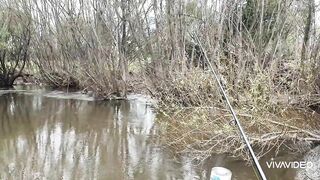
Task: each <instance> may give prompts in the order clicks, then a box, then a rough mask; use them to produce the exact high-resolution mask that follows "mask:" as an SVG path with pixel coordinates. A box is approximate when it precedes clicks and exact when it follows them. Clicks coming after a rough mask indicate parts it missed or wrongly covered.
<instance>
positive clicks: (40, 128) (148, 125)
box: [0, 88, 298, 180]
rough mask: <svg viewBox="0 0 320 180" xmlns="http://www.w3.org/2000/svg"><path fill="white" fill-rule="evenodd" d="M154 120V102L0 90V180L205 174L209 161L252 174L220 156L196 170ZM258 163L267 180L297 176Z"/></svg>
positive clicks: (247, 176) (236, 173) (239, 176)
mask: <svg viewBox="0 0 320 180" xmlns="http://www.w3.org/2000/svg"><path fill="white" fill-rule="evenodd" d="M154 121H155V113H154V110H153V108H152V106H151V103H150V102H149V101H148V100H146V99H144V98H141V97H139V96H131V97H130V100H128V101H109V102H97V101H93V99H92V98H90V97H87V96H85V95H82V94H80V93H66V92H62V91H46V90H41V89H40V90H37V89H25V88H23V89H18V90H0V179H107V180H109V179H110V180H117V179H138V180H140V179H141V180H145V179H209V173H210V169H211V168H212V167H213V166H225V167H227V168H229V169H231V170H232V172H233V175H234V176H233V177H235V178H234V179H256V177H255V175H254V172H253V170H252V168H251V167H250V166H247V165H246V164H245V163H244V162H243V161H238V160H235V159H232V158H227V157H226V156H225V155H219V156H215V157H212V158H211V159H210V160H208V162H207V163H205V164H204V165H201V166H197V167H195V166H193V165H192V163H191V161H190V158H187V157H176V156H173V154H172V153H171V152H170V151H168V150H165V149H163V148H161V146H160V145H158V137H157V134H158V128H157V126H156V124H155V122H154ZM278 158H280V160H281V158H282V159H283V160H294V159H296V158H298V157H295V156H294V155H287V154H283V155H280V156H279V157H278ZM266 160H270V159H266ZM263 161H265V160H262V163H263ZM263 164H264V168H265V169H266V173H267V175H268V176H269V177H270V179H293V178H294V176H295V171H294V170H292V169H280V170H279V169H267V168H266V166H265V163H263Z"/></svg>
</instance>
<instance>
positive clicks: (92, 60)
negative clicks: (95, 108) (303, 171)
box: [0, 0, 320, 155]
mask: <svg viewBox="0 0 320 180" xmlns="http://www.w3.org/2000/svg"><path fill="white" fill-rule="evenodd" d="M0 7H1V9H0V11H1V13H3V16H2V17H3V18H2V19H1V21H3V23H1V25H2V27H0V28H2V29H1V37H6V38H1V39H0V40H1V44H0V45H1V46H0V48H1V53H11V54H13V55H16V56H17V57H19V53H18V54H17V53H15V52H16V50H19V48H9V47H11V46H12V45H11V41H10V36H12V37H13V36H15V35H14V34H12V33H11V31H10V29H8V28H6V27H8V26H7V25H8V24H10V23H12V22H13V17H14V22H15V23H18V24H19V23H20V24H24V22H30V23H28V26H23V28H27V29H28V31H27V32H30V34H31V42H30V43H28V44H23V45H24V46H25V49H28V50H29V51H28V56H27V57H26V60H25V61H24V62H27V60H28V61H29V60H30V61H31V62H32V64H34V65H35V66H36V68H35V67H34V66H30V67H32V68H31V69H30V68H29V69H28V71H29V72H30V71H33V72H34V73H37V74H39V75H40V77H41V80H42V81H43V82H44V83H46V84H48V85H51V86H53V87H72V88H79V89H85V90H86V92H87V91H89V90H90V91H93V92H95V94H96V96H98V97H103V98H111V97H114V96H118V97H119V96H120V97H125V96H126V94H127V93H128V91H131V90H136V92H137V90H139V91H140V92H141V91H144V92H147V91H148V92H149V93H151V94H152V95H153V96H154V97H155V98H157V99H159V100H160V105H161V108H162V110H163V111H164V112H166V113H167V114H168V115H169V117H168V118H165V119H164V120H163V121H160V124H163V127H164V128H165V132H166V133H165V135H164V137H165V138H164V139H165V140H166V141H167V142H168V141H169V142H170V143H169V144H170V145H171V147H179V148H177V149H183V150H184V151H190V150H192V152H195V153H197V152H203V153H204V154H210V153H212V152H216V151H218V152H240V151H242V147H243V145H242V144H241V143H240V141H239V138H238V137H239V136H238V134H237V131H236V129H235V127H234V126H232V125H230V124H229V123H228V122H229V120H230V119H229V117H228V113H227V112H226V110H225V104H224V99H223V98H222V97H221V93H220V92H219V91H218V89H217V84H216V82H215V80H214V79H212V74H211V73H210V71H208V67H207V63H206V60H205V59H204V53H206V54H207V55H208V58H209V60H210V62H211V63H212V65H213V67H214V68H215V69H216V70H217V71H218V72H219V73H220V74H221V77H222V79H221V81H222V83H223V85H224V86H225V88H226V89H227V92H228V94H229V96H230V97H229V98H230V100H231V102H232V104H233V105H234V106H235V108H236V109H237V111H238V112H239V113H240V117H241V119H242V120H243V126H244V127H245V129H246V130H248V132H249V136H250V137H252V141H253V142H254V144H256V145H259V147H260V148H262V149H263V148H265V147H267V149H270V148H269V147H272V146H279V145H281V144H283V142H284V141H287V140H293V141H294V140H301V141H306V142H311V141H319V137H318V135H317V134H319V132H318V130H317V129H316V126H309V125H308V124H305V123H300V122H296V121H295V120H291V119H290V120H288V119H286V118H285V117H283V116H282V115H281V112H282V111H283V109H286V108H290V109H292V108H300V109H301V108H302V109H304V110H307V111H309V110H310V107H312V108H313V109H316V108H317V107H318V106H319V96H318V94H319V91H320V79H319V67H320V66H319V48H320V39H319V30H318V29H319V25H317V24H316V21H315V19H316V17H315V15H316V13H317V5H316V4H315V1H314V0H304V1H297V0H289V1H285V0H268V1H267V0H261V1H260V0H230V1H222V0H209V1H207V0H206V1H204V0H203V1H202V0H201V1H195V0H188V1H186V0H174V1H172V0H170V1H169V0H154V1H135V2H134V1H128V0H110V1H106V0H88V1H79V0H69V1H63V0H59V1H52V0H36V1H24V0H14V1H11V0H10V1H9V0H1V5H0ZM7 10H9V11H7ZM4 12H5V13H4ZM8 12H9V13H8ZM13 14H14V16H13ZM17 32H21V33H23V32H25V31H17ZM4 35H5V36H4ZM195 39H197V40H199V41H196V40H195ZM1 62H2V66H1V67H0V75H2V74H5V73H6V72H7V71H6V69H7V68H9V69H10V71H12V72H14V69H15V68H16V67H18V68H20V65H18V66H16V67H15V66H13V65H11V66H10V65H9V66H3V64H10V63H8V62H12V60H10V58H6V59H4V60H3V61H1ZM215 108H219V109H220V110H219V111H215V110H214V109H215ZM241 114H244V115H245V116H242V115H241ZM271 114H273V116H270V115H271ZM271 121H272V122H271ZM216 147H219V148H220V149H219V148H218V149H215V150H213V149H214V148H216ZM262 152H265V151H262ZM235 154H237V153H235ZM238 155H239V154H238Z"/></svg>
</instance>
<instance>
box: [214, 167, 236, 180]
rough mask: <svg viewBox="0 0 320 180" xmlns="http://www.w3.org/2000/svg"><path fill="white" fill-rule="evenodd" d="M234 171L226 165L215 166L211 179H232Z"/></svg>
mask: <svg viewBox="0 0 320 180" xmlns="http://www.w3.org/2000/svg"><path fill="white" fill-rule="evenodd" d="M231 176H232V172H231V171H230V170H229V169H227V168H224V167H214V168H212V170H211V175H210V180H231Z"/></svg>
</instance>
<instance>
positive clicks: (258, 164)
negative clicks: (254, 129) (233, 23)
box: [191, 34, 267, 180]
mask: <svg viewBox="0 0 320 180" xmlns="http://www.w3.org/2000/svg"><path fill="white" fill-rule="evenodd" d="M191 37H193V38H196V41H197V43H198V45H199V46H200V49H201V51H202V52H201V53H203V55H204V58H205V60H206V61H207V63H208V66H209V69H210V71H211V72H212V74H213V75H214V79H215V80H216V81H217V83H218V86H219V88H220V91H221V93H222V95H223V97H224V99H225V101H226V103H227V105H228V108H229V110H230V112H231V114H232V117H233V119H234V121H235V123H236V125H237V126H238V129H239V131H240V134H241V137H242V139H243V140H244V142H245V144H246V145H247V148H248V151H249V154H250V157H251V159H252V160H253V162H254V164H255V166H256V169H257V171H258V174H259V179H261V180H267V178H266V176H265V174H264V172H263V170H262V168H261V166H260V163H259V161H258V158H257V157H256V155H255V154H254V151H253V149H252V147H251V145H250V142H249V141H248V138H247V136H246V134H245V132H244V130H243V128H242V126H241V124H240V121H239V119H238V117H237V115H236V112H235V111H234V109H233V107H232V105H231V103H230V101H229V98H228V95H227V93H226V91H225V90H224V88H223V86H222V83H221V81H220V77H219V75H218V73H217V72H216V71H215V70H214V68H213V67H212V65H211V62H210V61H209V58H208V56H207V54H206V52H205V51H204V48H203V46H202V44H201V42H200V40H199V38H198V36H193V35H192V34H191Z"/></svg>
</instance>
